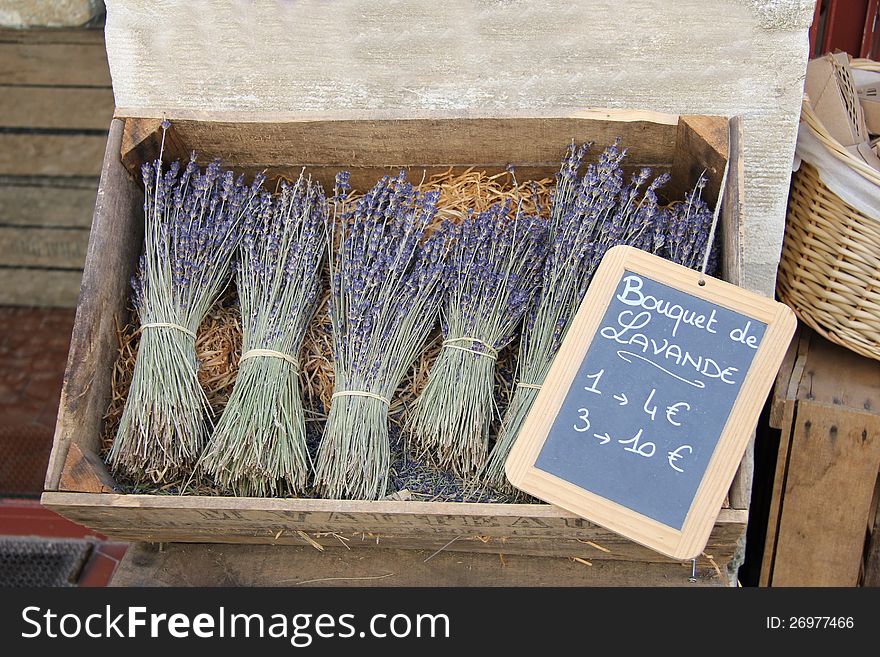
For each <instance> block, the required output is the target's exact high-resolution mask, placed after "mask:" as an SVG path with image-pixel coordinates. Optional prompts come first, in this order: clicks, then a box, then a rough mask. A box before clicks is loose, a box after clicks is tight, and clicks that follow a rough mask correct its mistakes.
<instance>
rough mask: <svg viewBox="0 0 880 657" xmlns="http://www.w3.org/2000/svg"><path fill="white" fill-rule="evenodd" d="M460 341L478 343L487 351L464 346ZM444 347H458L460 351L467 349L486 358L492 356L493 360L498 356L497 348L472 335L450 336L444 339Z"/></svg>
mask: <svg viewBox="0 0 880 657" xmlns="http://www.w3.org/2000/svg"><path fill="white" fill-rule="evenodd" d="M458 342H468V343H472V344H473V343H476V344H478V345H480V346H482V347H483V348H484V349H485V350H486V351H477V350H476V349H471V348H470V347H462V346H461V345H459V344H456V343H458ZM442 346H444V347H448V348H449V349H458V350H459V351H466V352H468V353H470V354H475V355H477V356H483V357H484V358H491V359H492V360H497V358H498V350H497V349H495V347H493V346H492V345H490V344H489V343H488V342H485V341H484V340H480V338H472V337H470V336H467V335H465V336H462V337H460V338H450V339H449V340H444V341H443V345H442Z"/></svg>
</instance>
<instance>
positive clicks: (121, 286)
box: [46, 120, 143, 490]
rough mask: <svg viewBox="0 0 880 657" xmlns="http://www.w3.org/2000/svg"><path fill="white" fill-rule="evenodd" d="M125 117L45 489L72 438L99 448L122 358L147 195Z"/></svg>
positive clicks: (105, 177)
mask: <svg viewBox="0 0 880 657" xmlns="http://www.w3.org/2000/svg"><path fill="white" fill-rule="evenodd" d="M122 128H123V123H122V121H119V120H114V121H113V122H112V124H111V127H110V135H109V138H108V140H107V148H106V152H105V155H104V165H103V169H102V173H101V184H100V187H99V189H98V196H97V202H96V205H95V218H94V222H93V224H92V231H91V238H90V240H89V246H88V251H87V254H86V266H85V273H84V275H83V281H82V291H81V294H80V300H79V307H78V308H77V312H76V319H75V322H74V328H73V336H72V338H71V344H70V354H69V356H68V361H67V371H66V373H65V375H64V385H63V387H62V390H61V402H60V406H59V411H58V422H57V424H56V428H55V442H54V445H53V448H52V455H51V457H50V459H49V467H48V470H47V474H46V488H47V489H48V490H55V489H57V487H58V482H59V479H60V477H61V469H62V467H63V464H64V462H65V459H66V457H67V449H68V446H69V445H70V443H71V442H75V443H77V444H78V445H79V447H80V449H82V450H83V451H85V450H90V451H93V452H97V451H98V441H99V439H100V435H101V423H102V421H103V417H104V413H105V411H106V410H107V405H108V403H109V400H110V372H111V371H112V367H113V362H114V360H115V359H116V355H117V350H116V345H117V337H116V322H117V321H118V320H120V318H122V317H123V315H124V312H125V305H126V303H127V299H128V291H129V279H130V274H131V271H132V270H133V266H134V262H135V260H136V259H137V256H138V253H139V252H140V249H141V242H142V240H143V226H142V221H141V220H140V208H141V207H142V204H143V194H142V192H141V189H140V187H138V186H137V185H136V184H135V183H134V182H133V181H132V180H131V179H130V178H129V176H128V174H127V172H126V170H125V168H124V167H123V166H122V164H121V162H120V161H119V156H118V153H119V145H120V143H121V139H122Z"/></svg>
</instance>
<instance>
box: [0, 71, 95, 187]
mask: <svg viewBox="0 0 880 657" xmlns="http://www.w3.org/2000/svg"><path fill="white" fill-rule="evenodd" d="M0 56H2V55H0ZM106 142H107V138H106V137H105V136H103V135H92V134H72V135H54V134H21V133H2V134H0V175H8V176H98V175H100V173H101V156H102V155H103V153H104V145H105V144H106Z"/></svg>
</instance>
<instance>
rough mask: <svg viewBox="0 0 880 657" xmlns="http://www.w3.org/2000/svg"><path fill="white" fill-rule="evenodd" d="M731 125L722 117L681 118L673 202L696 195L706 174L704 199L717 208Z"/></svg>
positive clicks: (671, 196)
mask: <svg viewBox="0 0 880 657" xmlns="http://www.w3.org/2000/svg"><path fill="white" fill-rule="evenodd" d="M728 126H729V121H728V120H727V119H725V118H722V117H719V116H690V115H688V116H682V117H681V119H680V120H679V122H678V131H677V134H676V137H675V155H674V159H673V167H672V179H671V180H670V181H669V190H668V191H669V198H670V200H675V199H683V198H685V197H686V196H688V195H690V194H691V193H692V192H693V189H694V185H695V184H696V182H697V180H699V178H700V175H701V174H703V175H705V176H706V178H707V179H708V182H707V184H706V187H705V188H704V189H703V192H702V198H703V200H705V201H706V203H708V204H709V207H712V208H714V207H715V204H716V203H717V202H718V191H719V189H720V187H721V178H722V176H723V174H724V164H725V162H727V159H728V155H729V152H728V151H729V142H728V136H727V132H728Z"/></svg>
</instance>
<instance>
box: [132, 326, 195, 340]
mask: <svg viewBox="0 0 880 657" xmlns="http://www.w3.org/2000/svg"><path fill="white" fill-rule="evenodd" d="M148 328H170V329H174V330H175V331H180V332H181V333H186V334H187V335H189V336H191V337H193V338H195V337H196V334H195V333H194V332H193V331H190V330H189V329H188V328H186V327H185V326H181V325H180V324H175V323H174V322H147V323H146V324H141V328H140V330H141V331H143V330H144V329H148Z"/></svg>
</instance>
